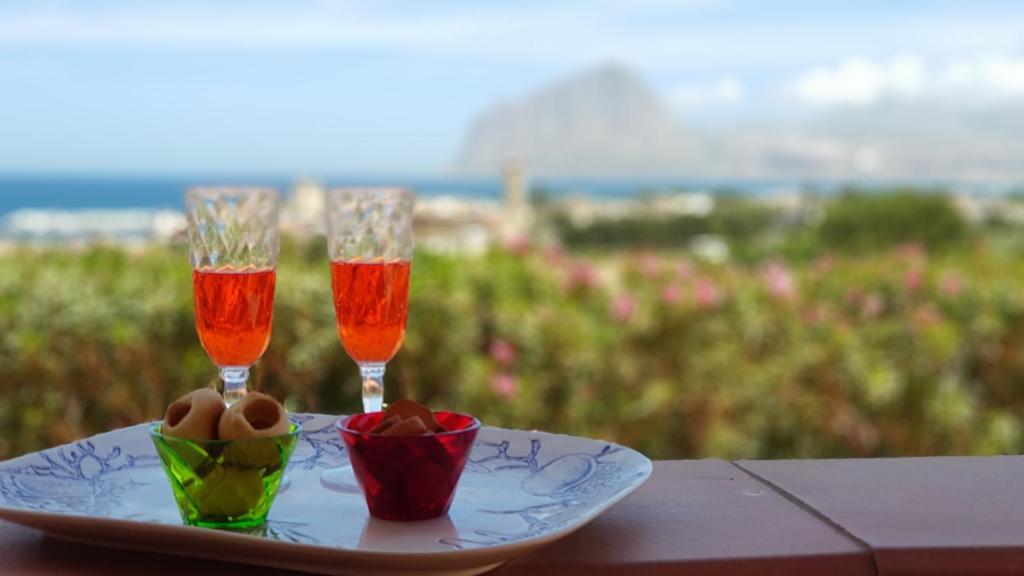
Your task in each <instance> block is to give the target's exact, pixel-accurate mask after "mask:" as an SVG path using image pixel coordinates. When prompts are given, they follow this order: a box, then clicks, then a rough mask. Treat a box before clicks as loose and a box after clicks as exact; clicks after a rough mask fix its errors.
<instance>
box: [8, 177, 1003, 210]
mask: <svg viewBox="0 0 1024 576" xmlns="http://www.w3.org/2000/svg"><path fill="white" fill-rule="evenodd" d="M317 181H318V182H319V183H321V184H322V185H324V186H327V187H333V186H402V187H407V188H411V189H412V190H414V191H415V192H416V194H417V195H418V196H420V197H431V196H441V195H449V196H455V197H462V198H491V199H496V198H499V197H500V196H501V193H502V184H501V181H500V180H499V179H497V178H495V179H461V178H443V177H436V178H430V177H379V176H377V177H367V176H362V177H331V178H324V179H320V180H317ZM296 182H297V179H295V178H288V177H273V176H271V177H265V178H253V177H244V178H238V177H227V176H202V175H198V176H197V175H181V176H95V175H89V176H43V175H4V174H0V216H2V215H4V214H9V213H10V212H13V211H15V210H20V209H25V208H43V209H62V210H84V209H117V208H143V209H157V208H171V209H178V210H181V209H183V208H184V206H183V203H184V200H183V198H184V193H185V190H186V189H187V188H189V187H190V186H200V185H202V186H207V185H254V186H271V187H275V188H277V189H279V190H281V191H282V192H284V193H287V191H289V190H290V189H291V188H292V186H294V184H295V183H296ZM861 184H864V183H861ZM866 184H867V185H868V186H869V187H871V186H885V185H887V184H889V183H886V182H874V183H866ZM843 185H844V183H843V182H816V183H814V184H813V185H812V186H810V187H808V188H807V189H810V190H814V191H816V192H820V193H829V192H832V191H834V190H836V189H838V188H840V187H841V186H843ZM926 185H931V186H944V185H945V184H943V183H938V182H935V183H930V184H926ZM530 186H531V189H532V190H533V191H534V192H535V193H536V192H537V191H543V193H544V194H546V195H548V196H550V197H555V198H557V197H561V196H566V195H573V196H576V195H581V196H586V197H590V198H596V199H605V198H607V199H611V198H630V197H635V196H637V195H644V194H650V193H659V192H670V191H680V190H687V191H695V190H703V191H706V190H712V191H715V190H730V191H733V192H738V193H740V194H747V195H762V194H771V193H773V192H777V191H779V190H787V189H788V190H794V189H800V188H802V186H801V183H798V182H792V181H783V180H724V179H715V180H712V179H693V178H691V179H685V178H681V179H674V180H673V179H613V180H607V179H606V180H587V179H532V180H531V181H530ZM957 188H958V189H959V190H967V191H971V192H975V193H980V194H986V193H999V192H1000V190H1001V189H1004V188H1005V185H986V184H970V185H957Z"/></svg>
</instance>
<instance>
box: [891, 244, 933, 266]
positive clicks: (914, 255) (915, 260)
mask: <svg viewBox="0 0 1024 576" xmlns="http://www.w3.org/2000/svg"><path fill="white" fill-rule="evenodd" d="M896 256H898V257H900V258H902V259H903V260H906V261H907V262H908V263H911V264H921V263H923V262H924V261H925V260H926V259H927V258H928V252H926V251H925V249H924V246H923V245H921V244H920V243H918V242H910V243H907V244H903V245H902V246H899V247H897V248H896Z"/></svg>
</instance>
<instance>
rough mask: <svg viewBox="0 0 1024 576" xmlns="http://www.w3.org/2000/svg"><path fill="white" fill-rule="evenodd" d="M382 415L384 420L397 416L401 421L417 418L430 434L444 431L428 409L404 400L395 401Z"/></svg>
mask: <svg viewBox="0 0 1024 576" xmlns="http://www.w3.org/2000/svg"><path fill="white" fill-rule="evenodd" d="M384 414H385V415H386V418H390V417H392V416H398V417H399V418H401V419H402V420H408V419H409V418H412V417H417V418H419V419H420V422H421V423H422V424H423V425H424V426H425V427H426V429H427V430H428V431H430V432H444V430H445V429H444V427H442V426H441V425H440V424H438V423H437V419H435V418H434V413H433V412H431V411H430V408H427V407H426V406H424V405H423V404H420V403H419V402H415V401H413V400H406V399H405V398H402V399H400V400H395V401H394V402H392V403H391V405H390V406H388V409H387V410H385V411H384Z"/></svg>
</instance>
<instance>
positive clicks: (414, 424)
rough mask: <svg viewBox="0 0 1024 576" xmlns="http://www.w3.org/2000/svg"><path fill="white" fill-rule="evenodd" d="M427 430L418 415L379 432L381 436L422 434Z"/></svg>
mask: <svg viewBox="0 0 1024 576" xmlns="http://www.w3.org/2000/svg"><path fill="white" fill-rule="evenodd" d="M427 432H429V430H427V427H426V425H424V424H423V420H420V417H419V416H413V417H411V418H406V419H405V420H402V421H401V422H398V423H396V424H393V425H392V426H391V427H389V428H388V429H387V430H385V431H383V432H381V435H382V436H422V435H424V434H426V433H427Z"/></svg>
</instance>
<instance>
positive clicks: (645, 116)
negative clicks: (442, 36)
mask: <svg viewBox="0 0 1024 576" xmlns="http://www.w3.org/2000/svg"><path fill="white" fill-rule="evenodd" d="M698 150H699V147H698V146H697V142H696V141H695V140H694V139H692V138H688V137H687V135H686V134H685V133H684V132H683V131H682V129H681V128H680V127H679V125H678V124H677V122H676V120H675V118H673V117H672V115H671V113H670V112H669V111H668V108H667V106H665V105H664V104H663V103H662V102H661V100H659V98H658V97H657V95H655V94H654V92H653V91H652V90H651V89H650V88H648V87H647V86H646V85H645V84H644V82H643V81H641V80H640V79H639V78H638V77H637V76H636V75H635V74H634V73H633V72H632V71H630V70H629V69H627V68H625V67H622V66H618V65H604V66H601V67H598V68H595V69H592V70H589V71H587V72H584V73H582V74H580V75H577V76H574V77H571V78H569V79H567V80H564V81H562V82H559V83H556V84H554V85H552V86H550V87H548V88H545V89H542V90H540V91H539V92H537V93H535V94H533V95H530V96H528V97H526V98H525V99H523V100H522V101H520V102H516V103H511V104H500V105H497V106H494V107H493V108H491V109H489V110H487V111H485V112H484V113H483V114H482V115H481V116H480V117H479V118H478V119H477V120H476V122H475V123H474V124H473V126H472V127H471V129H470V131H469V134H468V137H467V138H466V142H465V144H464V147H463V150H462V153H461V155H460V156H459V158H458V159H457V160H456V162H455V166H454V171H455V172H456V173H457V174H460V175H476V176H480V175H485V176H493V175H495V174H498V173H499V172H500V170H501V167H502V165H503V164H504V163H505V162H506V161H507V160H509V159H512V158H514V159H517V160H519V161H522V162H523V163H525V166H526V168H527V170H528V171H529V172H530V174H534V175H538V176H663V175H672V174H679V173H680V172H682V170H681V166H682V165H683V164H684V163H685V164H688V165H691V166H692V165H693V158H694V156H695V154H696V153H697V152H698Z"/></svg>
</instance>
